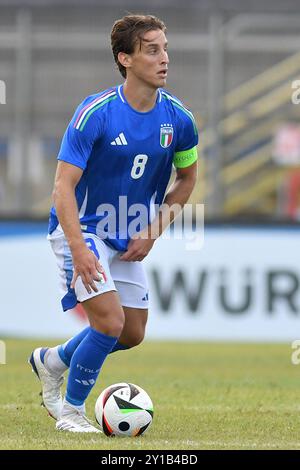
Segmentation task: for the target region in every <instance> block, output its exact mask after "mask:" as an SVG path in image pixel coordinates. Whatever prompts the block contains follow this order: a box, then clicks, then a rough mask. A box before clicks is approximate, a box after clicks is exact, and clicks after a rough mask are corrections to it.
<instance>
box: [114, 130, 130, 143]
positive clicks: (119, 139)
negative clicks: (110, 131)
mask: <svg viewBox="0 0 300 470" xmlns="http://www.w3.org/2000/svg"><path fill="white" fill-rule="evenodd" d="M110 145H128V144H127V140H126V138H125V135H124V134H123V132H121V134H119V136H118V137H117V138H116V139H115V140H113V141H112V142H111V143H110Z"/></svg>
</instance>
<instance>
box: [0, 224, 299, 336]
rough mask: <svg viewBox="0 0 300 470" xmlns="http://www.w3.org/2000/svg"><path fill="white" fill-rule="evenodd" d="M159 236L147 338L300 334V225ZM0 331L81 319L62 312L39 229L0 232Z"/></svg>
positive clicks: (47, 328) (31, 330) (51, 327)
mask: <svg viewBox="0 0 300 470" xmlns="http://www.w3.org/2000/svg"><path fill="white" fill-rule="evenodd" d="M190 248H191V245H189V246H188V245H187V242H186V241H185V240H178V239H174V238H170V239H160V240H158V241H157V242H156V243H155V245H154V247H153V249H152V251H151V252H150V254H149V255H148V257H147V258H146V260H145V261H144V263H145V266H146V269H147V274H148V281H149V286H150V292H149V298H150V313H149V322H148V327H147V338H148V339H170V340H171V339H174V340H180V339H182V340H225V341H227V340H236V341H292V340H294V339H298V338H300V249H299V248H300V231H299V230H297V229H283V228H282V229H278V228H272V229H271V228H267V229H263V228H223V227H218V228H207V229H206V230H205V237H204V245H203V247H202V248H201V249H200V250H191V249H190ZM0 260H1V268H2V269H1V277H0V281H1V313H0V337H2V336H3V337H4V336H24V337H45V338H52V337H53V338H64V337H68V336H70V335H73V334H75V333H77V332H78V331H80V329H81V328H83V327H84V326H85V325H86V322H85V320H84V318H82V315H81V312H80V310H77V311H75V312H74V311H72V312H67V313H63V312H62V309H61V306H60V298H59V291H58V273H57V270H56V261H55V258H54V256H53V254H52V252H51V249H50V246H49V244H48V242H47V240H46V239H45V236H44V235H39V234H37V235H26V236H14V237H4V236H2V237H1V238H0Z"/></svg>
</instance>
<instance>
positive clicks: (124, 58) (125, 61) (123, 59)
mask: <svg viewBox="0 0 300 470" xmlns="http://www.w3.org/2000/svg"><path fill="white" fill-rule="evenodd" d="M118 61H119V62H120V64H121V65H123V67H125V68H127V67H130V66H131V56H130V55H129V54H126V53H125V52H119V54H118Z"/></svg>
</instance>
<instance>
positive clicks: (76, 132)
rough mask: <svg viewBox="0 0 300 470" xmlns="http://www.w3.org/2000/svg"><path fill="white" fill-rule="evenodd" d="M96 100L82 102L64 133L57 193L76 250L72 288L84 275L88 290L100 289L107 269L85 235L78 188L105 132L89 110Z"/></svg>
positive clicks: (65, 227)
mask: <svg viewBox="0 0 300 470" xmlns="http://www.w3.org/2000/svg"><path fill="white" fill-rule="evenodd" d="M93 102H94V97H88V98H87V99H86V100H85V101H84V102H83V103H82V104H81V105H79V107H78V108H77V110H76V111H75V114H74V116H73V118H72V120H71V122H70V124H69V126H68V128H67V130H66V132H65V134H64V137H63V140H62V144H61V148H60V151H59V154H58V160H59V162H58V166H57V172H56V176H55V185H54V192H53V199H54V205H55V208H56V213H57V217H58V220H59V223H60V225H61V227H62V229H63V231H64V234H65V237H66V239H67V242H68V244H69V247H70V249H71V252H72V258H73V269H74V271H73V279H72V282H71V287H72V288H74V286H75V282H76V280H77V278H78V277H79V276H80V277H81V279H82V282H83V284H84V286H85V288H86V290H87V291H88V293H91V289H93V290H94V291H95V292H97V290H98V289H97V287H96V285H95V283H94V281H98V280H99V272H103V269H102V266H101V265H100V264H99V261H98V259H97V258H96V256H95V254H94V253H93V252H92V251H91V250H90V249H89V248H88V247H87V245H86V243H85V241H84V238H83V236H82V233H81V227H80V221H79V213H78V205H77V200H76V196H75V189H76V186H77V184H78V182H79V180H80V178H81V176H82V174H83V172H84V170H85V168H86V166H87V163H88V160H89V157H90V155H91V152H92V149H93V145H94V143H95V140H96V139H97V138H99V137H100V135H101V132H102V127H101V126H102V124H101V120H100V118H99V115H98V113H95V112H92V111H93V110H92V111H91V112H88V111H89V107H90V105H91V104H92V103H93ZM86 114H87V116H86V117H85V115H86Z"/></svg>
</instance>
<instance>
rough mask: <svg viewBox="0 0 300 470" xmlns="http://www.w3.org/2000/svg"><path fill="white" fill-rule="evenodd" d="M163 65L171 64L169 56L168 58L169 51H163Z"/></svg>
mask: <svg viewBox="0 0 300 470" xmlns="http://www.w3.org/2000/svg"><path fill="white" fill-rule="evenodd" d="M161 63H162V64H168V63H169V56H168V52H167V51H165V50H164V51H162V54H161Z"/></svg>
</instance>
